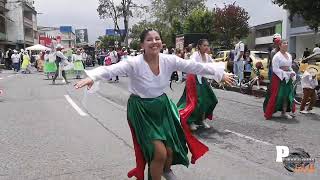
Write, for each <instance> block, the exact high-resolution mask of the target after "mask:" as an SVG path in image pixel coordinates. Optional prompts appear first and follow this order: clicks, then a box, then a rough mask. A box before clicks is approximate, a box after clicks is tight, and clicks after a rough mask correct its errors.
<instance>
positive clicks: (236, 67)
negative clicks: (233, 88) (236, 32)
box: [233, 36, 244, 84]
mask: <svg viewBox="0 0 320 180" xmlns="http://www.w3.org/2000/svg"><path fill="white" fill-rule="evenodd" d="M240 38H241V37H240V36H236V40H237V42H238V43H237V44H236V45H235V48H234V53H235V55H234V60H233V62H234V63H233V72H234V74H235V75H237V76H238V77H239V80H238V84H240V82H241V81H242V79H243V65H244V64H243V55H244V43H243V42H242V41H240Z"/></svg>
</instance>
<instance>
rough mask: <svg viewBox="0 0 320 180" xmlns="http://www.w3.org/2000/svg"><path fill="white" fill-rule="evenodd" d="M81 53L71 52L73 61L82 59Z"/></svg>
mask: <svg viewBox="0 0 320 180" xmlns="http://www.w3.org/2000/svg"><path fill="white" fill-rule="evenodd" d="M82 60H83V59H82V55H81V54H80V55H78V54H73V55H72V61H73V62H75V61H82Z"/></svg>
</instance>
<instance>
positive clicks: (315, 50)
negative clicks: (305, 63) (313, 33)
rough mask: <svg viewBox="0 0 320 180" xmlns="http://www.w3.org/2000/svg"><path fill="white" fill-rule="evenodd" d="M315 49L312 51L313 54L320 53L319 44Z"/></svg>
mask: <svg viewBox="0 0 320 180" xmlns="http://www.w3.org/2000/svg"><path fill="white" fill-rule="evenodd" d="M315 46H316V47H315V48H314V49H313V54H316V53H320V44H316V45H315Z"/></svg>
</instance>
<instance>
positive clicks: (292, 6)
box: [273, 0, 320, 32]
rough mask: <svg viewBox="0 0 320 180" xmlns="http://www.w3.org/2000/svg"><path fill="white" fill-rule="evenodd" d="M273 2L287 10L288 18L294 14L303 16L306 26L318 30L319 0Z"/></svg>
mask: <svg viewBox="0 0 320 180" xmlns="http://www.w3.org/2000/svg"><path fill="white" fill-rule="evenodd" d="M273 3H275V4H277V5H279V6H282V7H283V8H284V9H287V10H289V12H290V17H289V18H290V19H291V20H292V18H293V16H294V15H300V16H302V17H303V18H304V20H305V21H306V23H307V24H308V26H309V27H310V28H311V29H313V30H314V31H315V32H318V31H319V26H320V18H319V17H320V1H319V0H273Z"/></svg>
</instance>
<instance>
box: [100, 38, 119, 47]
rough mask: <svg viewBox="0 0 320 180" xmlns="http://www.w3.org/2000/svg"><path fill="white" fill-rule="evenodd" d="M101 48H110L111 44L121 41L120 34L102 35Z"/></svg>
mask: <svg viewBox="0 0 320 180" xmlns="http://www.w3.org/2000/svg"><path fill="white" fill-rule="evenodd" d="M98 39H99V40H100V45H99V47H100V49H108V48H109V46H114V42H115V41H120V37H119V36H100V37H99V38H98Z"/></svg>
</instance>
